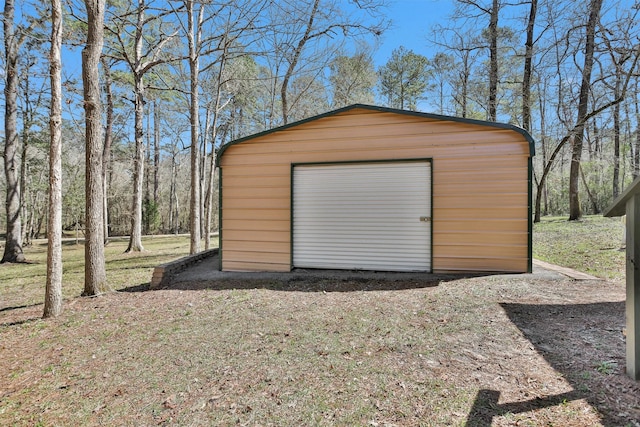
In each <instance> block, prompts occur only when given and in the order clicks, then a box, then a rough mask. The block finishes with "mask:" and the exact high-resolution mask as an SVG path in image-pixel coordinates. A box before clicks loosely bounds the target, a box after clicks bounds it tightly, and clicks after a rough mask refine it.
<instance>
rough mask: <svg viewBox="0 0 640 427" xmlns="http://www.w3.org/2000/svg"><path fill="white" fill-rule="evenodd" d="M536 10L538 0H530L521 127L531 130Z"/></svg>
mask: <svg viewBox="0 0 640 427" xmlns="http://www.w3.org/2000/svg"><path fill="white" fill-rule="evenodd" d="M537 11H538V0H531V8H530V9H529V20H528V22H527V40H526V42H525V53H524V72H523V77H522V127H523V129H524V130H526V131H527V132H531V74H532V67H531V63H532V61H533V43H534V42H533V32H534V29H535V23H536V13H537Z"/></svg>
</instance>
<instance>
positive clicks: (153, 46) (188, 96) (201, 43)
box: [0, 0, 640, 246]
mask: <svg viewBox="0 0 640 427" xmlns="http://www.w3.org/2000/svg"><path fill="white" fill-rule="evenodd" d="M452 1H454V3H455V9H454V11H453V13H452V14H451V16H450V17H449V18H448V20H446V21H444V22H441V23H439V24H438V25H436V26H434V27H433V28H429V29H426V30H427V33H428V34H429V35H428V37H427V38H426V39H425V40H424V44H425V51H427V50H429V51H430V52H434V51H435V52H436V53H435V54H431V55H428V56H425V55H422V54H421V52H419V51H411V50H408V49H406V48H404V47H402V46H398V47H397V49H395V50H394V51H393V53H392V54H391V56H390V57H389V58H388V60H387V62H386V63H384V64H381V65H376V64H374V62H373V53H374V52H375V49H376V45H377V43H378V40H379V38H380V37H384V35H385V33H388V32H390V31H393V23H392V22H389V21H388V20H387V18H386V17H385V10H386V4H385V0H360V1H338V0H300V1H286V0H281V1H275V2H274V1H267V0H238V1H188V0H185V1H168V0H139V1H137V2H120V1H110V2H108V3H107V4H106V8H105V17H104V47H103V49H102V54H101V60H100V82H99V83H100V93H101V100H102V130H103V132H102V133H103V135H102V137H103V138H104V145H103V149H104V150H103V153H104V155H105V158H104V163H103V165H104V176H105V181H104V183H105V189H106V197H105V203H104V205H105V214H104V218H105V223H106V225H107V226H106V228H105V234H106V235H107V236H108V235H128V234H130V233H132V232H133V230H132V227H135V226H136V225H135V224H134V225H132V223H135V222H136V219H137V218H138V217H139V219H140V221H139V224H138V225H137V226H138V227H139V229H140V230H139V231H138V232H139V233H142V234H156V233H182V232H190V231H191V232H193V229H194V228H197V229H198V234H199V235H203V236H208V235H209V233H210V232H211V231H213V230H215V228H216V226H217V209H216V203H217V195H216V191H217V185H216V177H215V155H214V153H215V150H217V149H218V148H219V147H220V146H221V145H222V144H225V143H228V142H229V141H232V140H234V139H237V138H239V137H242V136H246V135H249V134H252V133H255V132H259V131H263V130H267V129H271V128H274V127H277V126H280V125H283V124H287V123H291V122H294V121H297V120H300V119H304V118H306V117H310V116H313V115H316V114H320V113H324V112H326V111H328V110H331V109H335V108H339V107H342V106H346V105H349V104H353V103H366V104H378V105H383V106H389V107H393V108H400V109H409V110H420V111H425V112H432V113H438V114H445V115H455V116H460V117H468V118H474V119H481V120H490V121H499V122H506V123H511V124H514V125H517V126H521V127H523V128H525V129H527V130H528V131H529V132H530V133H531V134H532V135H533V137H534V139H535V140H536V151H537V155H536V157H535V158H534V160H533V163H534V191H533V192H534V195H533V196H534V199H535V201H536V212H535V214H536V219H537V218H539V217H540V215H549V214H553V215H567V216H569V217H571V218H572V219H577V218H579V217H580V216H581V215H582V213H588V214H592V213H596V214H597V213H599V212H600V211H601V210H602V209H603V208H605V207H606V206H607V205H608V204H609V203H610V202H611V201H612V199H613V198H614V197H615V196H616V195H617V194H619V192H620V191H621V190H622V188H623V187H624V186H625V185H626V184H627V183H629V182H630V181H631V180H632V179H633V178H635V177H636V176H637V175H638V173H639V170H640V132H639V130H638V123H639V122H640V105H639V100H638V97H639V91H640V79H639V76H638V67H637V61H638V55H639V54H640V51H639V49H640V48H639V46H640V44H639V43H640V40H639V35H640V31H639V30H640V21H639V20H638V16H637V15H638V11H639V5H638V2H635V1H622V2H621V1H612V0H591V1H588V2H573V1H567V0H530V1H516V2H507V1H503V0H452ZM10 6H14V7H15V10H14V12H13V13H11V14H8V13H7V8H8V7H10ZM407 7H409V6H407ZM86 10H87V9H86V6H85V4H84V3H81V2H78V1H77V0H69V1H67V2H65V3H64V4H63V9H62V12H63V26H62V28H63V46H64V52H65V55H64V56H63V62H62V100H63V102H62V123H61V125H62V150H63V156H62V207H63V211H62V225H63V228H64V229H65V230H83V229H84V228H85V226H86V223H85V216H86V212H85V207H86V199H85V196H86V190H85V165H84V162H85V156H86V151H85V150H86V145H85V143H86V141H85V129H84V110H83V102H84V101H83V86H82V79H81V75H80V71H79V70H80V55H81V52H82V50H83V47H84V46H85V43H86V32H87V14H86ZM50 16H51V10H50V5H49V4H42V3H39V2H33V3H30V2H29V1H20V2H18V3H14V0H8V1H6V2H5V10H4V11H3V33H2V37H3V43H4V47H5V49H4V51H3V55H2V58H1V59H2V62H1V63H0V67H1V69H0V72H2V75H3V84H4V91H5V97H4V98H3V100H2V104H3V107H4V110H5V111H6V110H7V102H6V100H7V99H9V94H8V92H7V91H8V90H15V96H16V104H15V117H16V120H15V129H14V131H13V132H14V133H15V134H16V140H15V142H16V143H15V144H13V145H14V146H13V150H15V155H14V159H15V166H16V167H15V168H13V169H12V170H13V172H14V173H15V174H16V177H17V179H16V180H15V181H16V182H11V179H9V178H7V179H4V180H2V181H0V187H2V188H1V189H0V190H1V191H0V202H2V203H3V205H5V204H7V203H8V197H7V194H10V193H11V189H12V188H14V187H15V186H16V185H17V186H18V188H19V190H20V191H19V196H20V197H19V205H20V210H19V213H20V217H21V236H22V237H21V238H22V242H21V243H22V244H29V243H30V242H31V241H32V239H34V238H40V237H44V236H45V233H46V228H47V197H48V196H47V194H48V188H49V175H48V174H49V169H48V167H49V163H48V161H49V143H50V130H49V126H48V123H49V120H50V111H49V103H50V98H51V85H50V80H49V78H50V68H49V67H50V64H49V55H50V52H49V49H50V39H51V36H50V32H51V28H50V26H51V22H50ZM427 47H429V49H427ZM12 61H13V62H12ZM12 65H14V68H13V69H14V70H15V73H10V72H8V70H11V69H12V68H11V66H12ZM10 75H14V76H17V79H16V81H15V85H14V84H13V83H11V82H9V80H8V79H9V77H10ZM6 119H7V115H6V114H5V127H4V131H5V132H4V134H3V135H2V137H3V138H2V140H1V141H0V143H2V144H3V146H4V148H5V149H4V151H3V152H4V153H5V154H4V158H5V162H4V165H3V167H4V168H5V171H3V172H4V173H3V176H5V177H6V176H7V174H6V169H7V168H6V160H7V155H6V149H7V144H6V140H7V138H6V135H7V126H8V124H7V121H6ZM192 183H197V184H196V185H192ZM576 209H577V210H576ZM7 216H8V214H6V213H5V212H3V213H2V214H1V215H0V226H1V227H2V230H5V229H6V222H7V221H6V219H7ZM132 218H133V221H132ZM207 246H208V242H207Z"/></svg>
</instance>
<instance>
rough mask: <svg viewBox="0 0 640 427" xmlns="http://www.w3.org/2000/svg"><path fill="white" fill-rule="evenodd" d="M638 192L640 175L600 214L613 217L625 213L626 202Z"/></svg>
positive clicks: (639, 190)
mask: <svg viewBox="0 0 640 427" xmlns="http://www.w3.org/2000/svg"><path fill="white" fill-rule="evenodd" d="M637 194H640V177H638V178H636V179H635V180H634V181H633V182H632V183H631V184H629V185H628V186H627V188H625V189H624V191H623V192H622V193H621V194H620V195H619V196H618V197H616V199H615V200H614V201H613V202H612V203H611V205H609V207H608V208H606V209H605V210H604V212H603V213H602V216H604V217H613V216H623V215H626V214H627V202H628V201H629V200H630V199H631V198H632V197H634V196H635V195H637Z"/></svg>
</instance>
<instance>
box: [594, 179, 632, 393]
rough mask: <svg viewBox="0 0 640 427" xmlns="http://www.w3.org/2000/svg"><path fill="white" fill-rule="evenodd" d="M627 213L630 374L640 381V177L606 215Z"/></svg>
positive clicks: (627, 339) (612, 205)
mask: <svg viewBox="0 0 640 427" xmlns="http://www.w3.org/2000/svg"><path fill="white" fill-rule="evenodd" d="M625 214H626V215H627V225H626V228H627V229H626V242H627V261H626V264H627V302H626V310H625V312H626V318H627V336H626V341H627V375H629V376H630V377H631V378H633V379H634V380H636V381H639V380H640V223H638V222H639V221H640V177H638V178H636V180H635V181H633V182H632V183H631V185H629V186H628V187H627V188H626V189H625V190H624V192H623V193H622V194H620V195H619V196H618V197H617V198H616V200H614V201H613V203H612V204H611V206H609V208H607V209H606V210H605V211H604V213H603V215H604V216H607V217H612V216H623V215H625Z"/></svg>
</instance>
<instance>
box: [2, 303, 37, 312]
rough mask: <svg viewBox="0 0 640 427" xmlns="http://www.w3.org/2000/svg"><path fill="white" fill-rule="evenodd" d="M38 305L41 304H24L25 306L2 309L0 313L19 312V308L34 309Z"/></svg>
mask: <svg viewBox="0 0 640 427" xmlns="http://www.w3.org/2000/svg"><path fill="white" fill-rule="evenodd" d="M38 305H42V303H38V304H25V305H16V306H13V307H2V308H0V313H2V312H3V311H13V310H19V309H21V308H31V307H36V306H38Z"/></svg>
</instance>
